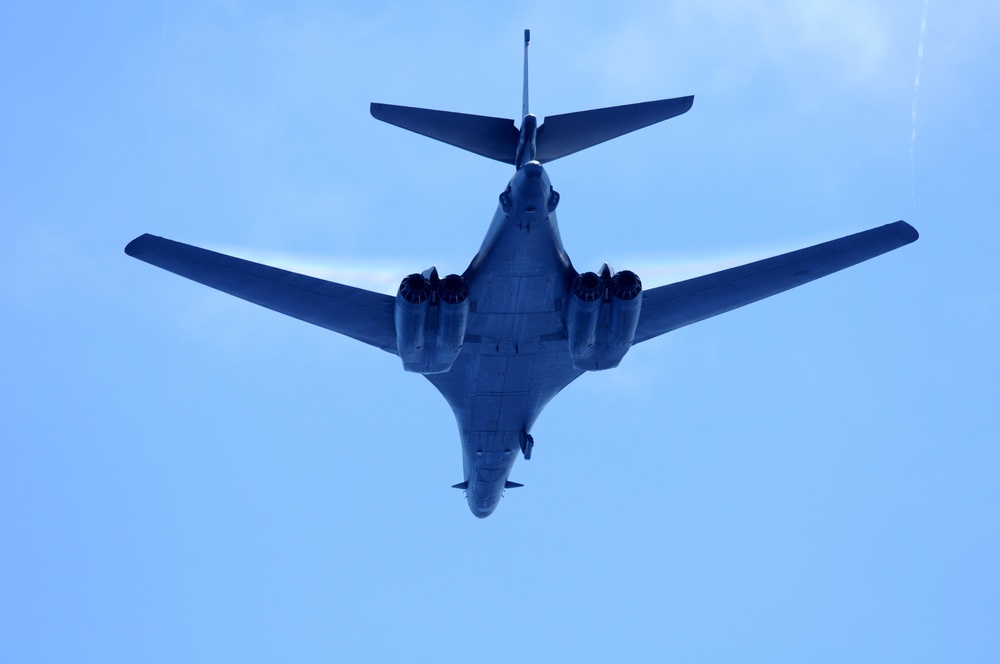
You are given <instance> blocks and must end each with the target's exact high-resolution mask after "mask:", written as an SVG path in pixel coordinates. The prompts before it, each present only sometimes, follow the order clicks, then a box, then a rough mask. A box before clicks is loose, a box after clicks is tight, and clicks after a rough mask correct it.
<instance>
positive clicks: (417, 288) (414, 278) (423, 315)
mask: <svg viewBox="0 0 1000 664" xmlns="http://www.w3.org/2000/svg"><path fill="white" fill-rule="evenodd" d="M432 292H433V291H432V290H431V284H430V281H429V280H428V279H427V278H425V277H424V275H422V274H416V273H414V274H411V275H409V276H408V277H406V278H405V279H403V281H402V282H401V283H400V284H399V290H398V291H396V307H395V315H394V318H395V321H396V350H397V351H399V358H400V359H401V360H403V369H405V370H406V371H416V372H418V373H420V369H421V367H422V365H423V355H424V344H425V333H426V331H427V314H428V312H429V311H430V308H431V293H432Z"/></svg>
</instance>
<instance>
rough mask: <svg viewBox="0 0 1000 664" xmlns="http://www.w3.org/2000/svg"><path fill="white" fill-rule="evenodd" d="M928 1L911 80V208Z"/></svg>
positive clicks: (926, 1) (915, 197) (925, 3)
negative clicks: (915, 69) (918, 98)
mask: <svg viewBox="0 0 1000 664" xmlns="http://www.w3.org/2000/svg"><path fill="white" fill-rule="evenodd" d="M929 4H930V0H924V10H923V13H922V14H921V16H920V40H919V41H918V43H917V73H916V76H915V77H914V79H913V107H912V109H911V111H910V119H911V123H912V131H911V132H910V199H911V201H912V202H913V207H914V208H916V207H917V184H916V161H915V159H914V153H915V152H916V149H917V92H919V90H920V63H921V62H922V61H923V59H924V35H925V34H926V32H927V5H929Z"/></svg>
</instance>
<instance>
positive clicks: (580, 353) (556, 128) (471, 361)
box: [125, 31, 918, 518]
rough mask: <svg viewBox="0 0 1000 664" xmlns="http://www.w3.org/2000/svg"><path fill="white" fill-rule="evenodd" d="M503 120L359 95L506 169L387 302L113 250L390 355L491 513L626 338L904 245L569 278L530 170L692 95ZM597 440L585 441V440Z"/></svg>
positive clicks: (287, 278) (892, 238)
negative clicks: (435, 405)
mask: <svg viewBox="0 0 1000 664" xmlns="http://www.w3.org/2000/svg"><path fill="white" fill-rule="evenodd" d="M527 44H528V34H527V31H525V86H524V98H523V116H524V117H523V118H522V122H521V126H520V128H518V127H516V126H515V125H514V122H513V120H505V119H501V118H491V117H484V116H475V115H466V114H461V113H451V112H445V111H434V110H428V109H417V108H410V107H405V106H391V105H388V104H372V106H371V112H372V115H374V116H375V117H376V118H378V119H381V120H384V121H386V122H389V123H391V124H395V125H397V126H400V127H403V128H405V129H409V130H411V131H415V132H417V133H420V134H423V135H425V136H429V137H431V138H435V139H437V140H441V141H444V142H446V143H449V144H451V145H455V146H457V147H460V148H463V149H465V150H468V151H471V152H474V153H476V154H480V155H483V156H486V157H489V158H492V159H497V160H500V161H503V162H505V163H509V164H511V165H513V166H514V168H515V172H514V175H513V177H512V178H511V180H510V183H509V184H508V186H507V187H506V188H505V189H504V190H503V191H502V192H500V195H499V205H498V206H497V209H496V213H495V214H494V217H493V222H492V224H491V225H490V228H489V231H488V232H487V235H486V238H485V239H484V241H483V244H482V247H481V248H480V250H479V252H478V253H477V254H476V256H475V257H474V258H473V260H472V262H471V264H470V265H469V267H468V269H466V271H465V272H464V273H463V274H461V275H447V276H445V277H441V276H439V275H438V274H437V271H436V270H435V269H433V268H432V269H430V270H428V271H426V272H424V273H414V274H411V275H408V276H407V277H406V278H404V279H403V280H402V282H401V284H400V287H399V290H398V291H397V294H396V296H395V297H392V296H388V295H383V294H380V293H374V292H372V291H368V290H365V289H362V288H356V287H353V286H347V285H344V284H338V283H335V282H330V281H325V280H322V279H316V278H314V277H309V276H306V275H302V274H296V273H293V272H289V271H286V270H280V269H277V268H273V267H269V266H266V265H261V264H258V263H253V262H250V261H245V260H242V259H239V258H235V257H232V256H226V255H224V254H219V253H216V252H212V251H207V250H205V249H200V248H198V247H193V246H190V245H186V244H182V243H180V242H175V241H173V240H167V239H164V238H160V237H156V236H153V235H142V236H140V237H138V238H136V239H135V240H133V241H132V242H130V243H129V244H128V246H127V247H126V248H125V252H126V253H127V254H129V255H131V256H134V257H136V258H138V259H140V260H143V261H146V262H148V263H150V264H152V265H156V266H158V267H161V268H163V269H166V270H169V271H171V272H174V273H176V274H179V275H181V276H183V277H186V278H189V279H192V280H194V281H197V282H199V283H202V284H205V285H207V286H210V287H212V288H216V289H219V290H221V291H224V292H226V293H229V294H232V295H235V296H237V297H240V298H243V299H245V300H247V301H250V302H253V303H255V304H258V305H261V306H264V307H268V308H270V309H273V310H275V311H278V312H280V313H284V314H286V315H289V316H293V317H295V318H299V319H300V320H303V321H306V322H309V323H312V324H314V325H319V326H321V327H324V328H326V329H329V330H332V331H335V332H338V333H340V334H344V335H346V336H349V337H351V338H353V339H357V340H358V341H362V342H364V343H366V344H368V345H371V346H374V347H376V348H379V349H381V350H383V351H386V352H389V353H393V354H395V355H397V356H399V358H400V360H401V362H402V365H403V368H404V369H405V370H407V371H411V372H416V373H421V374H424V375H426V376H427V378H428V379H429V380H430V381H431V383H433V384H434V386H435V387H437V389H438V390H439V391H440V392H441V394H442V395H444V397H445V399H447V401H448V403H449V404H450V405H451V408H452V410H453V411H454V413H455V417H456V420H457V422H458V427H459V431H460V434H461V440H462V450H463V474H464V478H463V480H462V481H461V482H459V483H458V484H456V485H455V486H456V488H460V489H464V490H465V491H466V495H467V500H468V504H469V509H470V510H471V511H472V513H473V514H475V515H476V516H478V517H480V518H482V517H486V516H488V515H489V514H491V513H492V512H493V510H495V509H496V506H497V504H498V502H499V500H500V498H501V496H502V495H503V492H504V490H505V489H506V488H510V487H514V486H520V485H518V484H516V483H513V482H511V481H510V479H509V477H510V474H511V469H512V468H513V465H514V461H515V460H516V459H517V456H518V454H519V453H520V454H521V455H522V456H524V457H525V458H526V459H528V458H530V457H531V451H532V448H533V444H534V442H533V439H532V437H531V433H530V432H531V428H532V425H533V424H534V422H535V420H536V418H537V417H538V415H539V413H540V412H541V409H542V408H543V407H544V406H545V404H546V403H548V402H549V400H551V399H552V398H553V397H554V396H555V395H556V394H558V393H559V391H560V390H562V389H563V388H564V387H566V386H567V385H568V384H569V383H571V382H572V381H573V380H574V379H575V378H577V377H578V376H580V375H581V374H582V373H583V372H584V371H599V370H605V369H612V368H614V367H616V366H618V364H619V362H621V360H622V358H623V357H624V356H625V354H626V353H627V352H628V350H629V349H630V348H631V347H632V346H633V345H635V344H637V343H641V342H643V341H646V340H649V339H652V338H655V337H657V336H659V335H662V334H665V333H667V332H670V331H671V330H675V329H677V328H679V327H683V326H685V325H690V324H692V323H696V322H698V321H700V320H704V319H706V318H709V317H711V316H716V315H718V314H721V313H725V312H727V311H731V310H732V309H736V308H738V307H741V306H744V305H746V304H750V303H752V302H756V301H757V300H760V299H763V298H765V297H769V296H771V295H774V294H776V293H780V292H782V291H785V290H788V289H790V288H795V287H797V286H800V285H802V284H805V283H808V282H809V281H813V280H815V279H818V278H820V277H823V276H826V275H828V274H832V273H833V272H836V271H838V270H841V269H844V268H846V267H849V266H851V265H855V264H857V263H860V262H862V261H865V260H868V259H870V258H873V257H875V256H878V255H880V254H883V253H885V252H888V251H892V250H893V249H896V248H899V247H901V246H903V245H905V244H908V243H910V242H913V241H915V240H916V239H917V237H918V235H917V232H916V230H914V229H913V227H911V226H910V225H909V224H907V223H906V222H903V221H897V222H895V223H892V224H887V225H885V226H880V227H877V228H873V229H870V230H867V231H862V232H860V233H855V234H854V235H850V236H847V237H843V238H840V239H837V240H832V241H830V242H824V243H821V244H818V245H814V246H812V247H807V248H805V249H800V250H798V251H793V252H789V253H787V254H782V255H780V256H775V257H773V258H768V259H765V260H761V261H756V262H753V263H749V264H746V265H742V266H739V267H734V268H730V269H728V270H722V271H720V272H716V273H713V274H708V275H705V276H702V277H697V278H694V279H688V280H685V281H681V282H677V283H674V284H669V285H665V286H659V287H656V288H652V289H648V290H644V289H643V286H642V283H641V281H640V279H639V276H637V275H635V274H634V273H632V272H630V271H628V270H622V271H620V272H614V271H613V270H611V269H610V268H609V267H608V266H607V265H605V266H604V267H603V268H602V269H601V270H599V271H597V272H584V273H579V272H577V270H576V269H574V267H573V265H572V264H571V262H570V260H569V258H568V256H566V252H565V250H564V248H563V245H562V240H561V238H560V236H559V229H558V224H557V223H556V212H555V211H556V208H557V207H558V204H559V194H558V193H557V192H556V191H555V190H554V189H553V188H552V185H551V183H550V182H549V178H548V174H547V173H546V171H545V168H544V166H543V163H545V162H548V161H552V160H554V159H558V158H561V157H563V156H566V155H569V154H572V153H573V152H576V151H579V150H582V149H585V148H587V147H591V146H593V145H596V144H598V143H601V142H603V141H606V140H609V139H611V138H614V137H616V136H620V135H622V134H625V133H628V132H630V131H634V130H636V129H639V128H641V127H645V126H648V125H651V124H654V123H657V122H660V121H662V120H665V119H668V118H671V117H675V116H677V115H681V114H683V113H685V112H686V111H687V110H688V109H690V108H691V104H692V102H693V97H678V98H675V99H665V100H660V101H655V102H645V103H641V104H630V105H626V106H618V107H613V108H604V109H597V110H593V111H583V112H579V113H568V114H564V115H556V116H549V117H547V118H546V119H545V122H544V123H542V124H538V121H537V120H536V118H535V116H534V115H531V114H530V113H528V110H527ZM595 444H596V442H595Z"/></svg>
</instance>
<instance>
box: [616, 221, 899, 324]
mask: <svg viewBox="0 0 1000 664" xmlns="http://www.w3.org/2000/svg"><path fill="white" fill-rule="evenodd" d="M918 237H919V235H918V234H917V231H916V229H914V228H913V226H910V225H909V224H908V223H906V222H905V221H897V222H895V223H892V224H886V225H885V226H880V227H878V228H873V229H871V230H867V231H862V232H860V233H855V234H854V235H848V236H846V237H842V238H840V239H838V240H831V241H830V242H823V243H821V244H817V245H813V246H811V247H806V248H805V249H799V250H798V251H792V252H789V253H787V254H781V255H780V256H774V257H772V258H765V259H764V260H760V261H756V262H754V263H747V264H746V265H741V266H739V267H734V268H730V269H728V270H722V271H720V272H714V273H712V274H706V275H705V276H702V277H695V278H694V279H688V280H687V281H679V282H677V283H675V284H670V285H669V286H660V287H659V288H652V289H650V290H647V291H643V294H642V310H641V313H640V315H639V325H638V327H637V328H636V331H635V341H634V342H633V343H639V342H640V341H646V340H647V339H652V338H653V337H656V336H659V335H661V334H665V333H666V332H670V331H671V330H676V329H677V328H679V327H684V326H685V325H690V324H691V323H697V322H698V321H700V320H704V319H706V318H711V317H712V316H717V315H719V314H722V313H725V312H727V311H732V310H733V309H736V308H739V307H742V306H743V305H745V304H750V303H751V302H756V301H757V300H762V299H764V298H765V297H770V296H771V295H775V294H777V293H780V292H782V291H786V290H789V289H790V288H795V287H796V286H801V285H802V284H805V283H808V282H810V281H813V280H815V279H819V278H820V277H825V276H826V275H828V274H832V273H834V272H837V271H838V270H843V269H844V268H846V267H850V266H852V265H856V264H858V263H860V262H862V261H866V260H868V259H869V258H874V257H876V256H879V255H881V254H884V253H886V252H889V251H892V250H893V249H898V248H899V247H901V246H903V245H905V244H909V243H910V242H913V241H915V240H916V239H917V238H918Z"/></svg>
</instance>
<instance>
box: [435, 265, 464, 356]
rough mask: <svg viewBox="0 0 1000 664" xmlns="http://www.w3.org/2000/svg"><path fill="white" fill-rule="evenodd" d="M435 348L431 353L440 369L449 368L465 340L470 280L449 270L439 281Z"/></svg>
mask: <svg viewBox="0 0 1000 664" xmlns="http://www.w3.org/2000/svg"><path fill="white" fill-rule="evenodd" d="M437 305H438V323H437V348H436V349H435V353H434V357H435V364H436V365H437V366H443V367H444V368H443V369H441V371H447V370H448V369H451V365H452V364H454V363H455V360H456V359H457V358H458V354H459V353H460V352H462V344H463V343H464V341H465V326H466V325H467V324H468V322H469V284H468V283H467V282H466V281H465V279H464V278H463V277H461V276H460V275H457V274H449V275H448V276H447V277H445V278H444V279H442V280H441V283H440V284H438V301H437Z"/></svg>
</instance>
